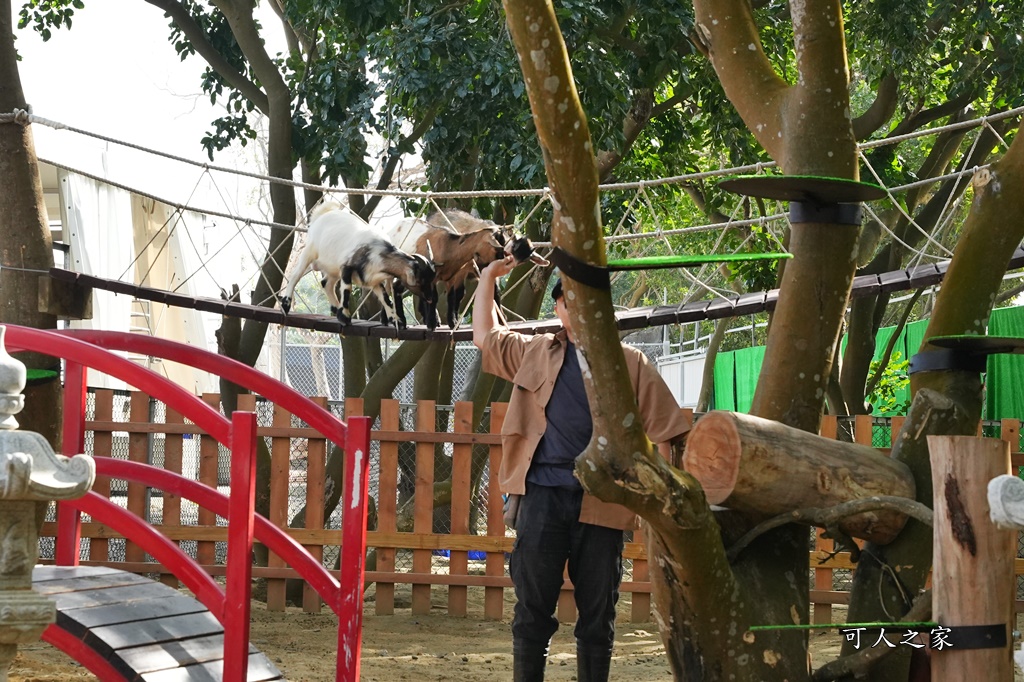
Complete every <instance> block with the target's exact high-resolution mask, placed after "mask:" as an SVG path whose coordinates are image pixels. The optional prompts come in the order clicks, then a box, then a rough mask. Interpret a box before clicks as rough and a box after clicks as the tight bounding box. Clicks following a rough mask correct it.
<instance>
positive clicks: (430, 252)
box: [427, 239, 434, 263]
mask: <svg viewBox="0 0 1024 682" xmlns="http://www.w3.org/2000/svg"><path fill="white" fill-rule="evenodd" d="M427 260H428V261H430V262H431V263H433V262H434V247H433V246H431V245H430V240H429V239H428V240H427Z"/></svg>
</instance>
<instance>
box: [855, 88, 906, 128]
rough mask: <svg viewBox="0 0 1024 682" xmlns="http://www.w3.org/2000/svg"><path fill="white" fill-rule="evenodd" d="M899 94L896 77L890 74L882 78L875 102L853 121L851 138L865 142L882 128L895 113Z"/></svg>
mask: <svg viewBox="0 0 1024 682" xmlns="http://www.w3.org/2000/svg"><path fill="white" fill-rule="evenodd" d="M899 92H900V81H899V79H898V78H896V76H894V75H893V74H891V73H887V74H885V75H884V76H882V80H881V82H879V84H878V92H877V93H876V95H875V101H874V102H872V103H871V106H870V107H868V110H867V111H865V112H864V113H863V114H861V115H860V116H858V117H857V118H855V119H853V136H854V137H855V138H857V139H858V140H866V139H867V138H868V137H869V136H870V135H871V133H873V132H875V131H876V130H878V129H879V128H881V127H882V126H884V125H885V124H886V123H887V122H888V121H889V119H890V118H892V115H893V114H894V113H895V112H896V104H897V102H898V101H899V97H898V95H899Z"/></svg>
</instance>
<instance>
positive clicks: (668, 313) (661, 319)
mask: <svg viewBox="0 0 1024 682" xmlns="http://www.w3.org/2000/svg"><path fill="white" fill-rule="evenodd" d="M948 267H949V261H943V262H941V263H932V264H928V265H919V266H917V267H914V268H907V269H904V270H893V271H892V272H885V273H881V274H878V275H861V276H859V277H855V278H854V279H853V290H852V292H851V296H852V297H853V298H862V297H865V296H875V295H878V294H883V293H892V292H895V291H907V290H911V289H920V288H922V287H927V286H932V285H935V284H939V283H940V282H942V278H943V277H945V275H946V269H947V268H948ZM1020 267H1024V249H1020V248H1018V249H1017V250H1016V251H1015V252H1014V254H1013V257H1012V258H1011V259H1010V263H1009V265H1008V266H1007V270H1014V269H1016V268H1020ZM50 277H52V278H54V279H57V280H61V281H64V282H71V283H75V284H79V285H81V286H85V287H92V288H94V289H103V290H105V291H113V292H115V293H119V294H126V295H129V296H133V297H135V298H140V299H144V300H147V301H155V302H157V303H164V304H166V305H172V306H179V307H183V308H192V309H194V310H202V311H204V312H212V313H220V314H222V315H230V316H232V317H241V318H244V319H254V320H258V321H261V322H268V323H274V324H279V325H282V326H286V327H297V328H300V329H313V330H316V331H323V332H330V333H333V334H339V333H344V334H345V335H346V336H364V337H371V338H377V339H402V340H403V341H422V340H446V341H452V340H454V341H471V340H472V339H473V330H472V329H471V328H470V327H469V325H468V324H467V325H464V326H462V327H460V328H459V329H456V330H455V331H452V330H451V329H449V328H448V327H438V328H437V329H434V330H430V329H427V328H426V327H425V326H423V325H410V326H408V327H406V328H405V329H401V330H398V329H395V328H394V327H393V326H384V325H382V324H379V323H377V322H368V321H365V320H354V321H353V322H352V323H351V324H350V325H348V326H346V327H342V325H341V323H340V322H338V320H336V319H335V318H333V317H329V316H326V315H301V314H297V313H292V314H290V315H285V314H284V312H283V311H282V310H280V309H279V308H266V307H263V306H255V305H248V304H245V303H233V302H230V301H225V300H224V299H221V298H203V297H198V298H193V297H190V296H183V295H181V294H177V293H174V292H173V291H166V290H164V289H154V288H152V287H144V286H140V285H137V284H131V283H129V282H122V281H120V280H116V279H104V278H102V277H96V276H93V275H86V274H82V273H79V272H72V271H70V270H64V269H61V268H51V269H50ZM778 298H779V291H778V289H773V290H772V291H757V292H752V293H749V294H741V295H729V296H723V297H719V298H715V299H712V300H710V301H694V302H693V303H686V304H682V305H659V306H650V307H645V308H633V309H631V310H625V311H621V312H617V313H615V320H616V323H617V324H618V327H619V329H620V330H622V331H630V330H634V329H643V328H645V327H658V326H662V325H666V324H678V323H684V322H698V321H700V320H714V319H719V318H723V317H738V316H740V315H751V314H753V313H760V312H765V311H770V310H773V309H774V308H775V304H776V302H777V301H778ZM509 327H510V328H511V329H513V330H515V331H518V332H522V333H524V334H542V333H545V332H554V331H557V330H559V329H560V328H561V324H560V323H559V322H558V320H528V321H525V322H512V323H510V324H509Z"/></svg>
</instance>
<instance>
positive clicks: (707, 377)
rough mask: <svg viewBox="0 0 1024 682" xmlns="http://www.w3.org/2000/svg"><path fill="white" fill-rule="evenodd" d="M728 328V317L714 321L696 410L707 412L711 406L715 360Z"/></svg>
mask: <svg viewBox="0 0 1024 682" xmlns="http://www.w3.org/2000/svg"><path fill="white" fill-rule="evenodd" d="M728 329H729V319H728V318H722V319H721V320H718V321H717V322H715V331H714V333H712V334H711V340H710V341H708V352H707V354H706V355H705V356H704V371H703V372H702V373H701V378H700V395H699V396H698V397H697V409H696V410H695V411H696V412H707V411H708V409H709V408H710V406H711V398H712V396H713V395H714V391H715V360H717V359H718V349H719V348H721V347H722V341H723V340H724V339H725V332H726V331H728Z"/></svg>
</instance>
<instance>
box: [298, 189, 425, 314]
mask: <svg viewBox="0 0 1024 682" xmlns="http://www.w3.org/2000/svg"><path fill="white" fill-rule="evenodd" d="M431 261H432V258H431V255H430V253H429V251H428V252H427V253H426V254H425V255H419V254H412V255H410V254H408V253H405V252H404V251H401V250H400V249H398V248H397V247H396V246H395V245H394V244H393V243H392V242H391V240H390V239H388V238H387V237H386V236H385V235H383V234H382V233H381V232H380V230H378V229H376V228H373V227H370V226H369V225H367V224H366V222H364V221H363V220H362V218H360V217H359V216H357V215H356V214H355V213H353V212H352V211H350V210H349V209H348V208H344V207H342V206H340V205H338V204H335V203H329V202H328V203H323V204H321V205H320V206H318V207H317V208H316V209H315V210H314V211H313V214H312V215H311V216H310V220H309V231H308V233H307V234H306V244H305V246H304V247H303V249H302V252H301V253H300V254H299V257H298V259H297V260H296V262H295V265H294V266H293V267H292V269H291V270H290V271H289V272H288V275H287V280H288V284H287V286H286V287H285V288H284V290H283V291H282V295H281V309H282V310H284V312H285V313H286V314H287V313H288V312H289V310H290V309H291V303H292V295H293V294H294V293H295V285H296V284H297V283H298V281H299V280H300V279H302V277H303V276H304V275H306V273H308V272H310V271H311V270H318V271H319V272H321V273H323V274H324V275H325V277H326V280H325V281H324V282H323V285H324V289H326V291H327V300H328V301H330V303H331V312H332V313H336V314H337V316H338V320H339V321H340V322H341V323H342V324H348V323H349V322H350V321H351V312H350V309H349V295H350V292H351V290H352V284H353V282H355V283H357V284H361V285H363V286H366V287H369V288H371V289H372V290H373V293H374V294H376V296H377V298H378V299H379V300H380V302H381V305H382V306H383V313H382V315H383V319H382V322H383V323H384V324H389V322H390V319H391V318H393V319H395V320H396V321H397V323H398V325H399V326H400V327H404V326H405V311H404V310H403V307H402V291H403V289H406V288H407V289H409V290H410V291H412V292H413V293H414V294H416V295H417V296H418V297H419V310H420V314H421V315H422V316H423V320H424V323H425V324H426V325H427V326H428V327H429V328H430V329H434V328H435V327H436V326H437V292H436V290H435V289H434V278H435V276H436V274H437V272H436V269H435V267H434V264H433V263H432V262H431ZM395 280H397V281H395ZM339 281H340V282H341V285H342V300H341V301H339V300H338V293H337V286H338V282H339ZM392 284H393V285H394V295H395V306H394V307H393V308H392V306H391V301H390V299H389V298H388V292H387V290H388V289H390V288H392Z"/></svg>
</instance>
